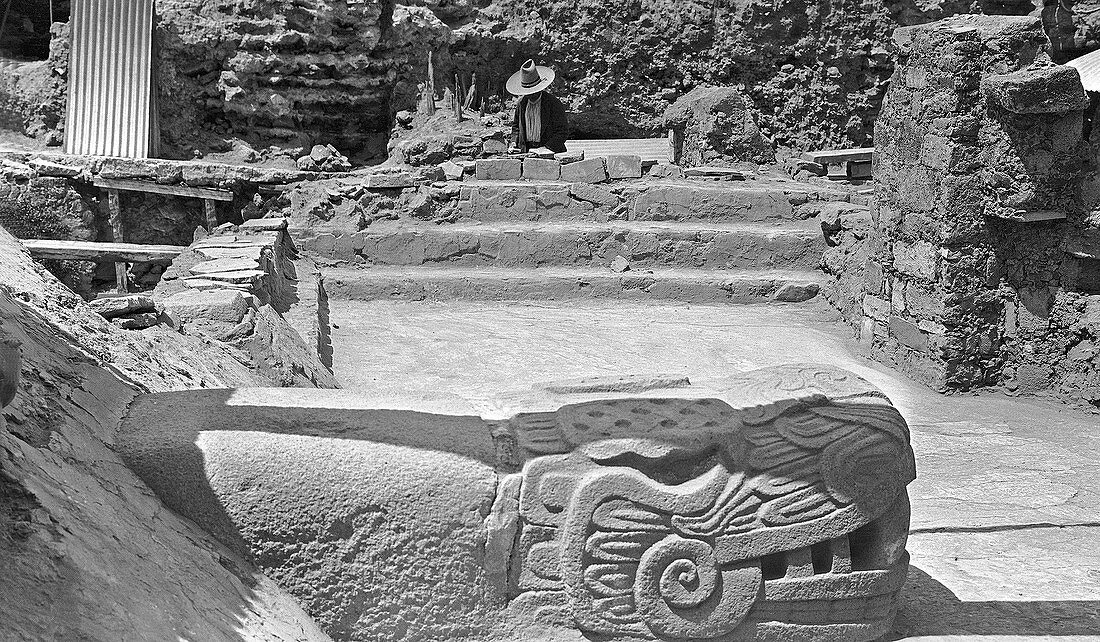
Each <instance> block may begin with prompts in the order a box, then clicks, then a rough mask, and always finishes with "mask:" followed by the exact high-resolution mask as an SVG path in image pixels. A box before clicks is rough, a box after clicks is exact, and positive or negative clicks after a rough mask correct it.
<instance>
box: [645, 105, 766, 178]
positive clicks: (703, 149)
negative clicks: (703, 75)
mask: <svg viewBox="0 0 1100 642" xmlns="http://www.w3.org/2000/svg"><path fill="white" fill-rule="evenodd" d="M757 118H758V117H757V114H756V113H755V109H754V108H753V106H752V103H751V102H750V101H749V99H748V98H746V97H745V95H744V94H742V93H741V92H739V91H738V90H736V89H734V88H731V87H701V88H699V89H695V90H694V91H691V92H690V93H688V94H687V95H685V96H683V97H681V98H680V99H679V100H677V101H676V102H675V103H673V104H672V105H671V106H670V107H669V108H668V109H667V110H666V111H665V114H664V119H663V122H662V125H663V127H664V129H666V130H672V131H673V132H674V138H673V140H674V141H675V142H674V149H673V153H674V154H675V158H676V162H677V164H678V165H680V166H681V167H696V166H699V165H711V164H721V163H723V162H726V163H735V162H746V161H747V162H755V163H766V162H770V161H774V160H775V152H774V151H773V150H772V148H771V144H770V143H769V142H768V141H766V140H765V139H764V138H763V136H761V134H760V127H759V126H758V125H757Z"/></svg>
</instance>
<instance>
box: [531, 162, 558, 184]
mask: <svg viewBox="0 0 1100 642" xmlns="http://www.w3.org/2000/svg"><path fill="white" fill-rule="evenodd" d="M523 178H525V179H527V180H533V181H556V180H558V179H559V178H561V163H559V162H558V161H556V160H553V159H546V158H525V159H523Z"/></svg>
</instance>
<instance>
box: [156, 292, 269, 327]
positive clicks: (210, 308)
mask: <svg viewBox="0 0 1100 642" xmlns="http://www.w3.org/2000/svg"><path fill="white" fill-rule="evenodd" d="M164 310H165V312H167V313H168V315H169V316H170V317H172V319H173V320H174V321H175V322H177V323H180V322H182V323H187V322H189V321H195V320H200V319H201V320H206V321H218V322H221V323H228V324H234V325H235V324H237V323H240V321H241V319H243V318H244V315H245V313H246V312H247V311H248V302H246V301H245V298H244V296H243V295H242V294H241V292H239V291H237V290H231V289H215V290H186V291H184V292H179V293H177V294H173V295H172V296H170V297H168V298H167V299H165V301H164Z"/></svg>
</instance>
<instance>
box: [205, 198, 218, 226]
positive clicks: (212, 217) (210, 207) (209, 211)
mask: <svg viewBox="0 0 1100 642" xmlns="http://www.w3.org/2000/svg"><path fill="white" fill-rule="evenodd" d="M202 207H203V210H204V211H205V212H206V231H208V232H212V231H213V230H214V228H215V227H217V226H218V211H217V210H216V209H214V201H213V200H212V199H209V198H204V199H203V200H202Z"/></svg>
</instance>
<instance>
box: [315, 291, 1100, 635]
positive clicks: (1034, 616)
mask: <svg viewBox="0 0 1100 642" xmlns="http://www.w3.org/2000/svg"><path fill="white" fill-rule="evenodd" d="M330 305H331V319H332V321H333V323H334V324H335V326H334V329H333V346H334V349H335V350H334V352H335V364H334V365H335V370H336V375H337V377H338V378H339V379H340V381H341V384H342V385H343V386H344V387H345V388H350V389H358V390H362V391H364V392H369V393H371V394H380V395H387V396H388V395H399V396H410V395H411V396H423V397H425V398H430V397H438V396H440V395H446V394H449V393H453V394H457V395H460V396H463V397H467V398H474V399H477V398H481V397H486V396H491V395H492V393H494V392H499V391H506V390H516V389H523V388H526V387H529V386H531V385H533V384H535V383H539V382H546V381H553V380H560V379H569V378H573V377H580V376H588V375H596V374H623V373H632V374H654V373H661V374H681V375H687V376H689V377H692V376H694V377H698V378H703V377H709V376H722V375H728V374H730V373H733V372H737V371H743V370H749V369H753V368H759V367H764V366H769V365H776V364H781V363H798V362H821V363H830V364H835V365H838V366H840V367H843V368H847V369H848V370H851V371H853V372H855V373H856V374H859V375H860V376H862V377H864V378H866V379H868V380H869V381H871V382H873V383H874V384H876V385H877V386H879V387H880V388H881V389H882V390H883V391H884V392H886V393H887V394H888V395H889V396H890V398H891V399H892V400H893V402H894V404H895V405H896V406H897V407H898V408H899V410H900V411H901V413H902V414H903V415H904V416H905V418H906V420H907V421H908V422H909V426H910V429H911V432H912V441H913V449H914V451H915V452H916V456H917V471H918V478H917V480H916V481H915V482H913V483H912V484H911V485H910V486H909V493H910V496H911V498H912V503H913V518H912V525H911V531H910V533H911V534H910V540H909V551H910V554H911V556H912V565H911V569H910V576H909V581H908V583H907V584H906V587H905V589H904V594H903V600H902V606H901V610H900V613H899V615H898V618H897V620H896V622H895V625H894V631H893V632H892V634H891V635H889V636H888V637H887V638H886V639H889V640H901V639H904V640H981V641H983V642H986V641H994V640H997V641H1000V640H1037V639H1053V640H1098V641H1100V415H1091V414H1087V413H1084V412H1081V411H1077V410H1072V409H1068V408H1065V407H1063V406H1062V405H1060V404H1058V403H1056V402H1048V401H1043V400H1033V399H1016V398H1011V397H1007V396H1004V395H1001V394H996V393H984V394H980V395H951V396H943V395H939V394H936V393H934V392H932V391H931V390H928V389H927V388H925V387H924V386H922V385H921V384H919V383H917V382H915V381H913V380H910V379H908V378H907V377H905V376H904V375H902V374H900V373H897V372H894V371H892V370H890V369H888V368H886V367H884V366H881V365H878V364H875V363H873V362H871V361H868V360H866V359H864V358H862V357H861V356H859V353H858V348H857V346H856V344H855V342H854V341H853V340H852V339H851V333H850V331H849V330H848V329H847V327H846V326H844V325H843V324H841V323H840V322H839V321H838V319H837V317H836V316H835V314H834V313H832V312H831V311H830V310H828V309H826V308H824V307H823V306H817V305H789V306H781V305H742V306H737V305H732V306H699V305H686V304H667V305H665V304H655V303H642V304H638V303H602V302H594V303H580V304H578V303H550V302H540V303H512V304H505V303H486V302H461V301H459V302H447V303H409V302H390V301H378V302H356V301H335V300H334V301H331V302H330Z"/></svg>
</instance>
